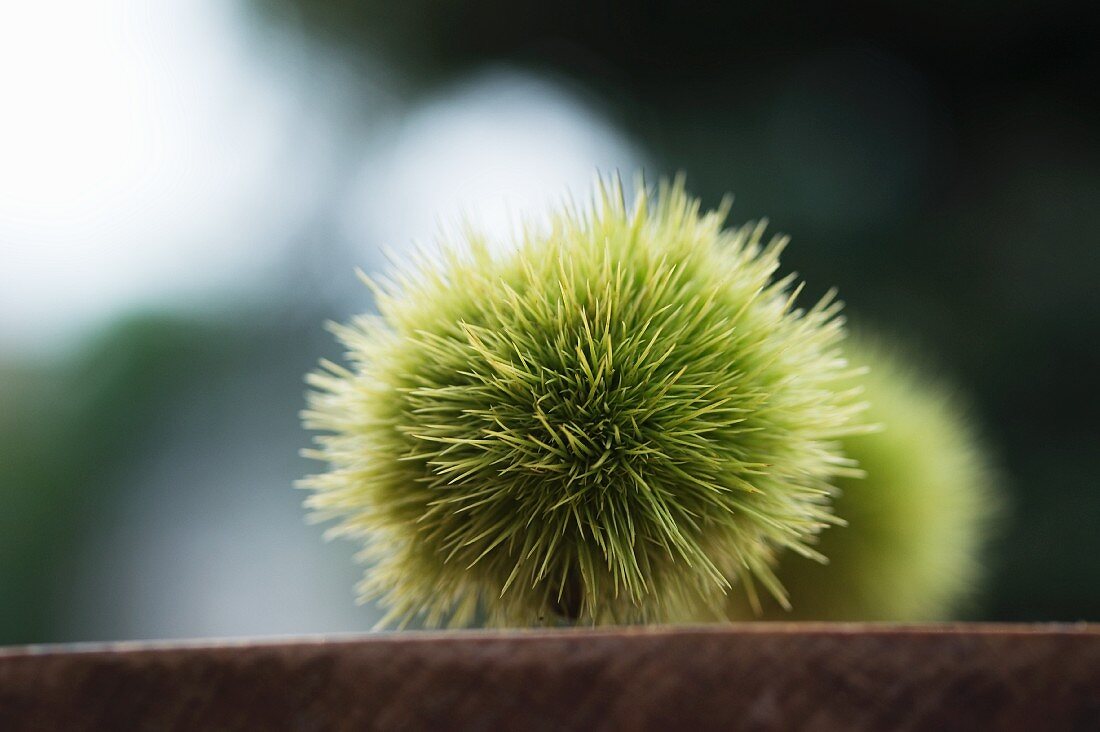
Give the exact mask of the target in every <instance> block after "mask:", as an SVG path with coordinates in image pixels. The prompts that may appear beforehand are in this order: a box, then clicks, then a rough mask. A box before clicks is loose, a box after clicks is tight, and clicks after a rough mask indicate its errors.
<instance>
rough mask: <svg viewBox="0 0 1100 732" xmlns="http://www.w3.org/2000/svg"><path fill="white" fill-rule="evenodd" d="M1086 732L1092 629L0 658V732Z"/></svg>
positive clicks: (1092, 691) (234, 648)
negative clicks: (385, 731)
mask: <svg viewBox="0 0 1100 732" xmlns="http://www.w3.org/2000/svg"><path fill="white" fill-rule="evenodd" d="M450 728H462V729H482V730H495V729H525V730H527V729H529V730H541V729H546V730H559V729H577V730H596V729H627V730H634V729H653V730H672V729H761V730H771V729H778V730H788V729H809V730H896V729H934V730H951V729H958V730H968V731H971V732H972V731H975V730H993V729H1020V730H1040V729H1081V730H1100V628H1098V627H1097V626H1087V625H1050V626H989V625H955V626H924V627H922V626H916V627H897V626H878V625H826V624H806V625H800V624H763V623H761V624H752V625H732V626H709V627H696V628H639V629H613V630H606V631H599V630H563V631H537V632H536V631H531V632H508V633H489V632H456V633H401V634H381V635H372V636H365V637H351V638H336V639H324V638H305V639H296V640H286V641H281V640H280V641H268V642H263V641H261V642H240V643H195V644H186V643H185V644H173V645H155V644H119V645H107V646H88V647H60V648H59V647H32V648H22V649H20V648H15V649H6V650H0V730H23V729H27V730H32V729H33V730H90V729H104V730H129V729H149V730H164V729H217V730H238V729H240V730H243V729H267V730H279V729H295V730H329V729H332V730H343V729H348V730H351V729H432V730H435V729H450Z"/></svg>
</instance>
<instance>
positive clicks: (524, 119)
mask: <svg viewBox="0 0 1100 732" xmlns="http://www.w3.org/2000/svg"><path fill="white" fill-rule="evenodd" d="M642 160H643V157H642V154H641V153H640V152H639V150H638V149H637V148H636V147H635V146H634V145H632V144H631V143H630V142H629V141H628V140H627V139H626V138H625V137H624V136H623V135H622V133H621V132H619V131H618V130H617V129H616V128H615V127H614V126H613V125H612V124H611V123H610V122H609V121H608V120H607V119H606V118H604V117H603V116H602V115H601V114H600V113H599V112H598V111H597V110H595V109H593V108H592V107H591V106H589V105H587V104H586V103H585V102H584V101H583V100H582V99H581V98H579V97H578V96H577V95H576V94H574V93H572V92H571V91H570V90H569V89H567V88H566V87H563V86H561V85H558V84H555V83H554V82H552V81H549V80H546V79H542V78H539V77H536V76H532V75H528V74H523V73H520V72H515V71H494V72H488V73H484V74H481V75H479V76H476V77H474V78H472V79H469V80H467V81H465V82H462V83H460V84H458V85H456V86H454V87H452V88H450V89H447V90H445V91H444V92H442V93H441V94H439V95H438V96H436V97H433V98H430V99H428V100H427V101H426V102H424V103H423V104H422V105H420V106H419V107H417V108H416V109H414V110H413V111H412V112H410V113H409V115H408V116H407V117H406V118H405V119H404V120H403V121H402V124H401V126H400V127H399V128H398V129H397V130H395V131H394V132H393V134H392V135H390V136H389V138H388V139H385V140H382V141H380V143H379V145H378V147H377V149H376V150H373V151H371V153H370V156H369V159H368V160H367V161H365V163H364V166H363V168H364V172H363V176H362V178H361V180H360V182H359V184H358V187H357V190H356V192H355V193H354V194H353V195H352V197H351V206H350V211H349V215H348V219H347V224H346V228H345V231H346V234H345V236H346V237H347V238H348V240H349V241H352V242H362V243H365V244H367V245H373V246H381V247H383V248H385V249H387V250H393V251H401V250H403V249H405V248H406V247H408V245H409V243H410V242H412V241H417V242H422V243H425V244H430V243H431V242H432V241H433V240H434V239H435V237H436V235H437V233H438V232H439V231H440V228H441V227H442V228H444V229H446V230H452V229H453V228H454V225H455V224H456V223H458V222H460V221H461V220H462V218H463V217H468V218H469V220H470V221H471V222H473V223H474V224H475V225H477V226H478V227H479V229H480V230H482V231H485V232H486V233H487V234H489V235H490V236H491V237H493V238H494V239H495V240H497V241H501V242H503V241H506V240H508V239H509V238H510V237H511V235H512V234H513V233H514V231H515V227H516V226H517V225H518V224H519V223H520V222H522V221H524V220H526V219H532V218H533V219H536V220H537V219H538V218H539V217H540V215H542V214H545V212H546V211H547V210H548V209H549V208H550V207H556V206H557V205H558V204H560V202H561V201H562V200H564V198H565V196H566V194H567V193H572V194H573V196H574V197H575V198H576V199H577V200H578V202H584V201H585V200H586V199H587V198H588V197H589V195H590V192H591V189H592V184H593V182H594V180H595V177H596V174H597V172H599V173H603V174H614V173H616V172H617V171H621V172H622V174H623V176H624V178H626V179H627V181H629V180H630V179H631V178H632V177H633V175H634V174H635V172H636V171H637V170H638V169H639V168H640V167H641V165H642Z"/></svg>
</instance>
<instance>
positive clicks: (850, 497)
mask: <svg viewBox="0 0 1100 732" xmlns="http://www.w3.org/2000/svg"><path fill="white" fill-rule="evenodd" d="M846 350H847V351H848V353H849V354H850V357H851V360H852V362H853V363H855V364H863V365H866V366H868V367H869V370H870V373H869V374H868V375H867V376H865V377H862V378H861V381H862V383H863V385H864V387H865V391H864V396H865V397H866V399H867V401H868V402H869V403H870V406H869V408H868V410H867V412H866V413H865V418H866V419H867V420H868V422H871V423H877V424H878V425H879V427H880V429H879V430H877V431H875V432H872V433H868V434H862V435H853V436H851V437H848V438H846V439H845V441H844V449H845V452H846V453H847V454H848V455H849V456H850V457H852V458H854V459H856V460H858V461H859V464H860V467H861V468H863V469H864V470H865V471H866V476H865V477H864V478H863V479H861V480H848V479H841V480H840V481H839V482H838V488H839V491H840V493H839V495H838V496H837V498H836V499H835V503H834V508H835V510H836V513H837V515H838V516H840V517H841V518H843V519H844V520H845V521H846V522H847V526H845V527H844V528H838V529H835V530H829V531H826V532H824V533H822V535H821V543H820V545H819V546H818V548H819V550H820V551H821V552H822V553H823V554H824V555H826V556H827V557H828V558H829V563H828V564H826V565H821V564H817V563H814V562H807V561H805V560H803V559H801V558H799V557H794V556H789V555H788V556H784V557H783V558H782V559H781V561H780V563H779V566H778V569H777V575H778V576H779V578H780V580H781V581H782V582H783V583H784V585H785V586H786V587H787V589H788V591H789V592H790V597H791V604H792V605H793V606H794V607H793V610H792V611H791V612H784V611H783V610H782V609H780V608H779V607H777V606H776V605H775V604H774V603H769V604H766V605H765V611H764V617H766V618H774V619H779V620H792V619H801V620H891V621H922V620H943V619H948V618H950V617H951V616H952V614H953V613H955V612H956V611H957V610H958V609H959V607H960V604H961V603H962V604H965V602H966V601H967V600H968V598H970V596H971V594H972V593H973V591H974V590H975V589H976V588H977V587H978V586H979V584H980V583H979V579H980V575H981V571H980V570H981V562H980V557H981V549H982V548H983V546H984V540H985V539H986V537H987V535H988V533H989V532H988V529H989V527H990V524H991V522H992V520H993V519H994V517H995V516H996V515H997V513H998V511H999V501H998V500H997V497H996V493H995V491H994V478H993V472H994V471H993V470H992V469H991V467H990V462H989V458H988V456H987V454H986V452H985V450H984V449H983V447H982V445H981V441H980V439H979V438H978V436H977V434H976V431H975V429H974V428H973V425H972V424H971V422H970V420H968V419H967V417H966V413H965V409H964V408H963V407H962V405H961V403H960V399H959V397H958V395H957V394H956V393H954V392H953V391H952V390H950V389H948V388H947V387H945V386H943V385H942V384H939V383H936V382H934V381H931V380H929V379H927V378H925V377H923V376H921V375H920V373H919V370H918V369H916V368H915V367H914V366H913V365H912V364H913V362H914V359H913V358H906V359H905V360H904V361H903V360H902V359H901V358H899V357H898V356H896V355H895V354H894V353H893V352H892V351H891V350H889V349H887V348H885V347H883V346H881V345H878V344H876V343H874V342H873V341H868V340H863V339H856V340H850V341H849V342H848V344H847V346H846ZM916 360H917V361H919V359H916ZM728 611H729V613H730V615H731V616H732V617H734V618H742V619H747V618H751V617H755V614H754V613H753V612H752V610H751V609H750V608H749V607H748V606H747V605H746V603H744V602H741V601H739V600H738V599H737V598H732V597H731V604H730V606H729V608H728Z"/></svg>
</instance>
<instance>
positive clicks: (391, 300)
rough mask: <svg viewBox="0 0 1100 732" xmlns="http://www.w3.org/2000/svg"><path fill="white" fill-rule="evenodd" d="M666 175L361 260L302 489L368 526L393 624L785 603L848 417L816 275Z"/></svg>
mask: <svg viewBox="0 0 1100 732" xmlns="http://www.w3.org/2000/svg"><path fill="white" fill-rule="evenodd" d="M725 213H726V212H725V209H724V208H723V209H722V210H719V211H703V210H701V208H700V205H699V203H698V201H696V200H694V199H692V198H691V197H689V196H688V195H687V194H686V193H685V192H684V189H683V185H682V183H680V182H677V183H674V184H667V185H661V186H660V187H659V188H658V189H657V190H656V191H643V192H642V193H640V194H639V195H638V196H637V197H636V199H635V200H634V201H633V203H628V202H627V201H626V200H625V198H624V196H623V194H622V192H621V189H620V187H619V186H617V185H607V186H601V187H600V189H599V192H598V193H597V194H596V195H595V196H594V200H593V203H592V206H591V207H589V208H587V209H584V210H580V209H577V208H576V207H564V208H563V210H561V211H559V212H558V213H557V214H556V215H554V216H553V217H552V221H551V222H550V224H549V225H548V226H544V227H529V228H528V230H527V232H526V234H525V235H524V236H523V237H522V240H521V241H519V242H518V243H517V246H516V247H515V249H514V250H512V251H510V252H509V253H507V254H493V253H491V252H490V251H489V249H488V247H487V246H486V245H485V243H484V241H483V239H482V237H480V236H478V235H477V234H476V233H467V234H466V235H465V241H463V242H462V246H460V247H452V248H450V249H445V252H446V253H445V254H444V255H443V256H442V258H441V259H432V258H422V259H421V260H419V261H418V262H417V263H416V264H415V265H413V266H411V267H407V268H405V269H404V270H403V271H399V272H397V273H395V274H393V275H392V276H391V278H390V279H389V280H386V281H384V282H379V283H375V284H374V285H373V286H374V289H375V293H376V298H377V307H378V314H377V315H364V316H361V317H358V318H356V319H355V320H353V321H352V322H351V323H350V324H347V325H339V326H334V328H333V329H334V331H335V332H336V335H337V336H338V338H339V339H340V341H341V342H342V343H343V344H344V345H345V347H346V348H347V364H346V365H337V364H332V363H326V364H324V365H323V368H322V369H321V370H320V371H318V372H317V373H315V374H313V375H311V376H310V378H309V382H310V384H311V385H312V387H313V388H314V391H313V392H312V393H311V395H310V397H309V408H308V409H307V411H306V412H305V413H304V419H305V423H306V425H307V426H308V427H309V428H311V429H315V430H320V431H322V432H324V433H325V434H322V435H320V436H318V437H317V438H315V439H316V449H315V450H312V451H310V452H309V454H310V455H311V456H313V457H316V458H318V459H320V460H323V461H325V462H326V463H327V464H328V466H329V469H328V471H327V472H324V473H321V474H318V475H315V476H312V477H310V478H308V479H306V480H305V481H304V482H303V485H304V487H306V488H308V489H309V490H311V491H312V495H311V496H310V498H309V499H308V501H307V504H308V506H309V507H310V508H311V509H312V510H313V511H314V512H315V513H316V514H317V515H318V516H319V517H321V518H325V519H334V520H335V521H336V526H335V529H334V531H335V532H336V533H339V534H344V535H349V536H352V537H355V538H356V539H359V540H362V541H363V542H364V545H365V549H364V551H363V555H362V556H363V559H364V561H365V562H366V563H367V565H368V566H367V571H366V576H365V579H364V581H363V583H362V585H361V587H360V590H361V594H362V596H363V597H364V598H366V599H370V600H375V601H377V602H379V603H380V604H381V605H382V606H383V607H385V608H386V609H387V611H388V613H387V615H386V618H385V620H384V621H383V622H384V623H386V624H389V623H394V622H396V623H403V622H407V621H416V622H420V623H423V624H425V625H428V626H438V625H452V626H454V625H466V624H469V623H471V622H473V621H475V620H477V621H479V622H484V623H486V624H489V625H519V626H525V625H533V624H555V623H582V624H603V623H636V622H661V621H668V620H675V619H679V618H683V617H685V616H686V615H687V614H688V613H689V612H690V611H691V610H692V609H693V608H698V607H704V608H708V609H710V610H712V611H714V612H719V610H720V609H721V608H724V607H725V606H726V594H727V593H728V592H730V591H731V587H732V586H733V585H739V587H738V589H737V591H738V592H741V591H743V590H746V591H747V592H748V593H749V594H750V596H755V591H754V589H753V588H754V587H755V586H756V585H757V584H759V585H762V586H763V587H764V588H765V589H766V590H767V591H768V593H769V594H770V595H772V596H773V597H775V598H777V601H778V602H780V603H785V602H786V599H785V592H784V590H783V588H782V585H781V584H780V582H779V581H778V580H777V579H776V577H775V575H774V573H773V571H772V566H771V562H770V560H771V557H772V556H774V555H775V554H776V553H782V552H788V551H789V552H794V553H796V554H800V555H804V556H810V557H816V556H817V552H816V550H815V549H814V548H813V547H812V544H813V542H814V540H815V537H816V536H817V534H818V533H819V532H820V531H821V530H822V529H823V528H824V527H826V526H828V525H829V524H831V523H834V522H835V518H834V515H833V513H832V510H831V508H830V500H831V495H832V493H833V483H834V481H835V480H837V479H840V478H843V477H845V476H852V475H855V474H856V473H857V472H858V471H856V470H855V469H854V467H853V463H852V461H851V460H849V459H847V458H846V457H845V456H844V455H843V452H842V450H841V449H840V445H839V440H840V439H841V438H843V437H844V436H846V435H847V434H849V433H850V432H852V431H858V430H860V429H861V427H860V425H859V420H857V419H856V415H857V413H858V412H859V410H860V408H861V405H860V403H859V400H858V398H857V396H856V393H855V392H856V391H858V390H856V389H853V388H852V384H851V381H852V378H853V373H852V370H851V369H850V368H849V366H848V364H847V362H846V360H845V358H844V356H843V353H842V351H841V349H840V343H841V339H842V338H843V334H844V331H843V324H842V320H841V318H840V317H839V316H838V312H839V309H840V305H839V304H838V303H837V302H836V301H835V300H834V298H833V296H832V294H830V295H827V296H826V297H825V298H823V299H822V300H820V301H819V302H817V303H816V304H815V305H814V306H813V307H811V308H809V309H806V310H802V309H799V308H797V307H796V306H795V303H794V301H795V298H796V296H797V294H798V290H799V288H795V287H793V285H794V280H793V277H791V276H788V277H784V278H780V279H777V278H776V276H775V275H776V271H777V269H778V267H779V255H780V252H781V250H782V248H783V246H784V244H785V240H783V239H780V238H773V239H771V240H770V241H766V240H765V234H764V227H763V225H753V224H750V225H746V226H742V227H739V228H733V229H730V228H725V227H724V218H725Z"/></svg>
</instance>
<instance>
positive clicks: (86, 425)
mask: <svg viewBox="0 0 1100 732" xmlns="http://www.w3.org/2000/svg"><path fill="white" fill-rule="evenodd" d="M93 5H94V7H93ZM1088 7H1089V5H1088V4H1086V3H1083V2H1082V3H1075V2H1058V1H1053V2H1051V1H1049V0H1048V1H1046V2H1036V1H1029V0H1025V1H1023V2H1016V3H1004V2H991V1H982V0H961V1H960V2H956V3H942V2H933V3H928V2H916V1H915V0H914V1H908V0H898V1H897V2H892V3H871V2H851V3H839V4H837V3H833V4H816V5H813V6H812V7H807V4H805V3H796V2H775V1H774V0H773V1H770V2H741V3H721V4H714V5H698V6H694V7H685V6H684V5H683V4H679V3H665V4H657V3H647V4H642V3H636V4H634V3H609V4H591V3H581V2H555V3H546V2H531V1H530V0H509V1H508V2H503V1H492V2H488V1H485V0H481V1H473V2H463V3H453V2H444V1H443V0H404V1H403V2H401V3H389V2H380V1H377V0H360V1H359V2H351V1H350V0H342V1H340V0H332V1H330V2H319V1H315V0H251V2H240V1H239V2H237V3H227V2H222V1H218V0H165V1H164V2H158V3H143V2H140V1H139V0H105V2H103V3H95V4H78V3H62V4H56V3H52V2H43V3H12V4H10V7H5V9H4V10H0V99H2V107H3V110H4V112H3V113H2V115H0V644H4V643H22V642H40V641H72V640H95V639H123V638H152V637H181V636H219V635H256V634H277V633H308V632H331V631H341V630H364V629H367V628H369V627H370V626H371V624H372V623H373V621H374V620H375V619H376V617H377V615H376V613H375V611H374V610H373V609H372V608H369V607H368V608H357V607H355V606H354V604H353V599H354V593H353V583H354V581H355V579H356V578H357V576H358V574H359V571H360V570H359V569H358V568H357V567H356V566H355V565H354V564H353V561H352V555H353V553H354V547H353V546H352V545H351V544H350V543H347V542H333V543H324V542H323V541H322V540H321V538H322V534H323V528H322V527H318V526H311V525H308V524H306V523H305V522H304V520H303V513H302V511H301V509H300V505H299V504H300V501H301V499H302V497H303V496H302V494H300V493H299V492H297V491H294V490H292V489H291V487H290V486H291V483H292V481H293V480H294V479H295V478H297V477H300V476H301V475H303V474H305V473H306V472H309V471H310V470H312V469H314V468H316V467H318V466H312V465H310V464H309V463H308V462H307V461H305V460H303V459H301V458H299V457H297V450H298V448H300V447H303V446H305V444H306V443H307V440H308V437H307V435H306V434H305V433H304V432H303V431H302V430H301V428H300V426H299V422H298V418H297V411H298V409H300V407H301V406H302V396H303V393H304V385H303V383H302V380H301V379H302V375H303V374H304V373H305V372H306V371H307V370H309V369H310V368H312V366H313V364H314V363H315V362H316V360H317V359H318V358H320V357H335V356H338V354H339V351H338V349H337V347H336V346H335V344H334V343H333V342H332V340H331V338H330V337H329V336H328V335H327V334H326V333H325V332H324V331H323V330H322V327H321V323H322V322H323V321H324V320H325V319H326V318H336V319H342V318H345V317H347V316H348V315H350V314H352V313H355V312H360V311H363V310H367V309H369V308H370V306H371V304H370V298H369V296H368V293H367V291H366V290H365V288H363V287H362V286H361V285H360V284H359V283H358V281H357V280H356V278H355V276H354V273H353V267H355V266H361V267H363V268H364V269H366V270H368V271H369V270H375V269H378V268H380V267H384V266H386V256H387V255H384V252H388V253H389V254H388V256H389V257H390V258H391V259H396V260H400V259H401V258H402V257H403V256H406V255H405V252H407V251H408V247H409V245H410V243H411V242H413V241H415V240H420V241H425V240H431V238H432V237H433V235H434V233H435V232H436V231H437V227H439V226H440V225H441V224H440V223H439V222H444V224H443V225H445V223H446V222H448V221H454V220H456V218H457V217H458V215H459V214H460V212H467V213H469V215H470V217H471V218H473V219H474V220H475V221H477V222H480V223H481V224H482V225H483V226H484V227H486V228H487V229H488V230H489V231H491V232H492V233H493V234H494V235H495V236H497V237H500V238H503V237H505V236H506V235H507V233H508V232H509V231H510V230H511V227H512V226H514V222H515V218H516V217H517V215H524V214H529V215H534V214H536V213H537V212H539V211H541V210H544V209H545V208H546V206H548V205H550V204H553V203H554V202H555V201H557V200H559V199H560V196H561V194H562V193H563V192H564V191H566V190H572V191H573V192H574V193H576V194H578V195H582V196H583V195H584V194H585V192H586V191H587V189H588V187H589V184H590V182H591V180H592V177H593V174H594V172H595V171H596V170H597V169H599V170H602V171H613V170H621V171H623V173H624V175H626V176H629V175H631V174H632V172H633V171H635V170H639V169H644V170H645V171H646V172H647V176H648V177H649V178H650V179H655V178H658V177H660V176H661V175H664V174H671V173H675V172H676V171H684V172H685V173H686V174H687V180H688V185H689V188H690V189H692V190H693V191H694V192H695V193H697V194H699V195H701V196H703V198H704V200H705V201H706V202H707V203H709V204H715V203H717V202H718V201H719V200H720V198H721V196H722V194H724V193H725V192H727V191H730V192H733V193H734V194H735V196H736V199H735V205H734V208H733V215H732V218H733V219H734V220H735V221H742V220H746V219H755V218H760V217H764V216H767V217H769V218H770V219H771V221H772V222H773V225H774V227H775V228H776V229H778V230H781V231H784V232H786V233H789V234H791V235H792V236H793V239H794V241H793V243H792V245H791V247H790V248H789V249H788V252H787V254H786V257H785V265H786V266H787V267H788V268H790V269H794V270H797V271H798V272H800V273H801V274H802V275H803V276H804V277H805V278H806V279H807V280H808V282H809V291H810V293H809V294H810V296H811V297H812V296H813V295H817V294H820V293H821V292H823V291H824V290H825V289H826V288H827V287H829V286H831V285H837V286H838V287H839V288H840V291H841V293H842V295H843V297H844V299H845V300H846V301H847V303H848V311H849V315H850V317H851V320H852V321H853V322H854V323H855V324H857V325H858V326H859V327H861V329H867V328H874V329H875V330H876V331H878V332H880V333H886V334H888V335H889V336H890V337H894V338H897V339H900V340H904V341H906V342H908V343H911V344H914V343H915V344H916V345H917V347H918V348H919V349H920V352H921V353H922V354H923V355H924V357H925V360H926V361H927V362H928V364H929V365H930V366H931V367H932V368H933V369H934V370H935V371H936V372H937V373H939V374H940V375H941V376H942V377H944V378H947V379H949V380H950V381H952V382H953V383H954V384H956V385H957V386H958V388H959V389H960V392H961V393H962V394H965V395H966V398H968V399H969V401H970V402H971V404H972V405H973V412H974V416H975V419H976V421H977V423H978V424H979V425H980V426H981V428H982V430H983V432H984V434H985V437H986V440H987V442H988V444H989V445H990V447H991V450H992V451H993V453H994V455H995V459H996V460H997V462H998V464H999V465H1000V466H1001V468H1002V474H1003V484H1002V489H1003V491H1004V493H1005V494H1006V495H1007V497H1008V501H1007V502H1008V509H1009V510H1008V511H1007V513H1006V517H1005V519H1004V521H1003V522H1002V524H1003V525H1002V527H1001V531H1000V533H999V535H998V537H997V539H996V541H995V544H994V546H993V547H992V550H991V551H990V552H989V556H988V565H989V569H990V572H989V579H988V582H987V584H986V585H985V587H984V588H983V589H982V592H981V593H980V595H979V602H978V603H977V604H976V605H975V606H974V608H973V610H972V616H973V617H980V618H985V619H994V620H1078V619H1088V620H1100V531H1098V529H1100V487H1098V486H1097V476H1098V475H1100V451H1098V450H1097V442H1098V436H1100V419H1097V408H1096V405H1097V403H1098V400H1097V396H1096V395H1097V393H1098V391H1100V288H1098V286H1097V280H1098V276H1100V248H1098V238H1100V96H1098V94H1097V90H1098V88H1100V86H1098V85H1100V43H1098V39H1100V35H1098V31H1100V24H1098V23H1097V21H1096V20H1095V19H1094V17H1093V16H1092V15H1091V14H1089V13H1088V12H1087V10H1088Z"/></svg>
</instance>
